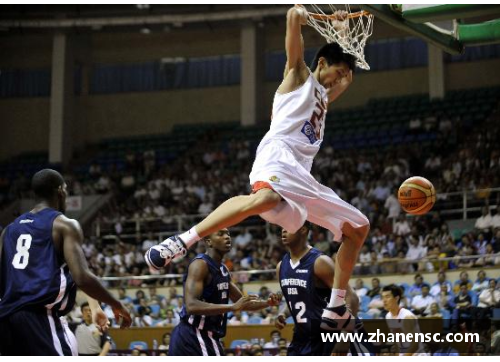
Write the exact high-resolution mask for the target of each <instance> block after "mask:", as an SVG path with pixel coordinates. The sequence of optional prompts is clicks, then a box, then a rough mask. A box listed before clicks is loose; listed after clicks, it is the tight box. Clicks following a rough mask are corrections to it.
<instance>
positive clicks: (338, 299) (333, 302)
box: [328, 288, 345, 308]
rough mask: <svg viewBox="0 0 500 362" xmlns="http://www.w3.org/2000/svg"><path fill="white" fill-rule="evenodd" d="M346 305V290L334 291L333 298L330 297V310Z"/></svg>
mask: <svg viewBox="0 0 500 362" xmlns="http://www.w3.org/2000/svg"><path fill="white" fill-rule="evenodd" d="M344 304H345V290H344V289H335V288H333V289H332V296H331V297H330V303H328V308H335V307H340V306H341V305H344Z"/></svg>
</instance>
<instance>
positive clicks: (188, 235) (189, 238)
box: [179, 226, 201, 249]
mask: <svg viewBox="0 0 500 362" xmlns="http://www.w3.org/2000/svg"><path fill="white" fill-rule="evenodd" d="M179 237H180V238H181V239H182V241H184V244H186V247H187V248H188V249H189V248H190V247H191V246H192V245H194V244H196V243H197V242H198V241H199V240H200V239H201V238H200V236H199V235H198V233H197V232H196V229H195V228H194V226H193V227H192V228H191V229H189V231H186V232H185V233H184V234H181V235H179Z"/></svg>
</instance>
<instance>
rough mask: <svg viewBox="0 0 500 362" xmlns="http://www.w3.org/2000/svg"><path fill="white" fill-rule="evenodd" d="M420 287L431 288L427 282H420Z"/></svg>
mask: <svg viewBox="0 0 500 362" xmlns="http://www.w3.org/2000/svg"><path fill="white" fill-rule="evenodd" d="M422 288H428V289H431V286H430V285H429V284H427V283H424V284H422Z"/></svg>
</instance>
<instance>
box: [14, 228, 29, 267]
mask: <svg viewBox="0 0 500 362" xmlns="http://www.w3.org/2000/svg"><path fill="white" fill-rule="evenodd" d="M32 239H33V238H32V237H31V235H30V234H21V235H20V236H19V238H18V239H17V245H16V250H17V253H16V255H14V260H12V265H13V266H14V268H16V269H25V268H26V267H27V266H28V262H29V260H30V253H29V250H30V247H31V240H32Z"/></svg>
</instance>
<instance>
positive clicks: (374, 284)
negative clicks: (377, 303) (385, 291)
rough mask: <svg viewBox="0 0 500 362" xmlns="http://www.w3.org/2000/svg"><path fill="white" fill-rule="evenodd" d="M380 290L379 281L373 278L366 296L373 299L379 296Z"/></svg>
mask: <svg viewBox="0 0 500 362" xmlns="http://www.w3.org/2000/svg"><path fill="white" fill-rule="evenodd" d="M381 290H382V288H381V287H380V279H379V278H373V279H372V289H370V291H369V292H368V293H367V295H368V296H369V297H370V298H371V299H373V298H374V297H375V296H380V295H381V294H380V292H381Z"/></svg>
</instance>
